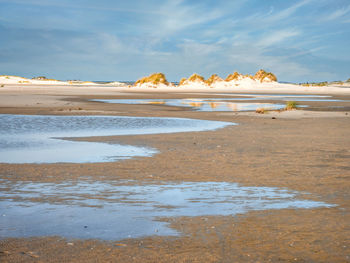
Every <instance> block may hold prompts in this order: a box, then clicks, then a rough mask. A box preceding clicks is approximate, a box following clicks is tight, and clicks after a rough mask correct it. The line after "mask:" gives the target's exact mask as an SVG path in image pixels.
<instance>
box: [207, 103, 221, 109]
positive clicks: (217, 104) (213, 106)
mask: <svg viewBox="0 0 350 263" xmlns="http://www.w3.org/2000/svg"><path fill="white" fill-rule="evenodd" d="M209 105H210V108H212V109H215V108H217V107H218V106H219V103H217V102H209Z"/></svg>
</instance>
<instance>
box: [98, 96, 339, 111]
mask: <svg viewBox="0 0 350 263" xmlns="http://www.w3.org/2000/svg"><path fill="white" fill-rule="evenodd" d="M215 95H229V96H236V98H202V99H199V98H188V99H109V100H100V99H95V100H92V101H98V102H104V103H119V104H153V105H167V106H176V107H191V108H193V109H194V110H196V111H255V110H257V109H258V108H264V109H266V110H279V109H283V108H284V107H285V104H281V103H255V102H241V101H254V100H259V101H261V100H276V101H298V102H303V101H304V102H307V101H310V102H311V101H313V102H338V101H342V100H336V99H332V97H331V96H326V95H299V94H295V95H285V94H243V93H237V94H226V93H220V94H215ZM300 107H306V106H305V105H301V106H300Z"/></svg>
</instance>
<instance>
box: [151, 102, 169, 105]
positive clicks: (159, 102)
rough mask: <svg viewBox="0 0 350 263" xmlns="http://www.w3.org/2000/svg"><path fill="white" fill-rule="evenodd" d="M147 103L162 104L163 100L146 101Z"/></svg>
mask: <svg viewBox="0 0 350 263" xmlns="http://www.w3.org/2000/svg"><path fill="white" fill-rule="evenodd" d="M147 103H148V104H154V105H164V104H165V101H148V102H147Z"/></svg>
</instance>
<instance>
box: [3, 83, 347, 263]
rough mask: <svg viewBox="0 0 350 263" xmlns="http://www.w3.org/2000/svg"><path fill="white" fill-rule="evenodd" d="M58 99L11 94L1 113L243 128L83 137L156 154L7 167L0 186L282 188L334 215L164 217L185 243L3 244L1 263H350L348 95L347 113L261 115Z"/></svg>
mask: <svg viewBox="0 0 350 263" xmlns="http://www.w3.org/2000/svg"><path fill="white" fill-rule="evenodd" d="M63 93H64V92H56V93H55V90H53V91H51V92H50V94H47V95H45V94H44V95H43V94H38V92H31V91H29V90H27V91H26V92H25V93H24V94H21V92H19V91H11V90H8V91H6V92H3V93H1V95H0V96H1V98H0V113H14V114H59V115H94V114H102V115H127V116H164V117H186V118H197V119H206V120H220V121H229V122H236V123H239V125H238V126H229V127H226V128H224V129H220V130H216V131H206V132H192V133H174V134H162V135H157V134H153V135H138V136H109V137H94V138H79V139H78V140H84V141H108V142H115V143H122V144H131V145H140V146H150V147H153V148H156V149H158V150H159V151H160V153H158V154H156V155H154V156H153V157H145V158H135V159H131V160H125V161H119V162H112V163H95V164H40V165H39V164H0V178H1V179H7V180H10V181H13V182H14V183H15V182H18V181H28V182H31V181H35V182H64V181H67V180H69V181H75V180H76V181H84V180H99V181H103V180H117V179H134V180H139V181H147V180H152V181H154V180H156V181H159V182H164V181H171V182H174V181H175V182H176V181H178V182H182V181H189V182H194V181H199V182H200V181H204V182H205V181H217V182H222V181H225V182H236V183H240V184H242V185H245V186H274V187H286V188H288V189H290V190H296V191H301V192H307V193H310V194H304V195H303V198H305V199H311V200H315V201H323V202H326V203H330V204H335V205H337V206H336V207H333V208H318V209H298V210H294V209H285V210H265V211H257V212H249V213H246V214H241V215H238V216H205V217H203V216H201V217H182V218H164V219H163V220H166V221H168V222H169V223H170V224H171V226H172V227H173V228H174V229H176V230H178V231H180V232H182V233H183V235H181V236H176V237H158V236H153V237H146V238H140V239H128V240H118V241H114V242H107V241H99V240H67V239H65V238H62V237H36V238H10V239H5V240H4V239H3V240H0V259H1V262H269V261H271V262H291V261H293V262H349V261H350V239H349V236H350V223H349V222H350V215H349V208H350V202H349V199H350V192H349V189H350V180H349V179H350V165H349V160H350V159H349V158H350V150H349V149H350V139H349V136H348V134H349V128H350V119H349V117H350V116H349V114H350V110H349V107H350V103H349V102H348V100H350V96H349V95H339V94H337V95H336V96H334V98H337V99H342V100H346V101H343V102H310V103H306V104H309V105H310V108H309V109H307V110H303V111H300V110H298V111H292V112H281V113H279V112H269V113H267V114H256V113H246V112H242V113H241V112H194V111H191V110H190V109H188V108H181V107H168V106H164V105H118V104H105V103H98V102H88V101H87V100H88V99H107V98H108V99H111V98H123V99H125V98H188V97H189V96H190V97H213V96H212V95H207V94H202V93H201V94H195V95H194V94H193V93H191V94H183V93H176V94H169V93H145V94H143V93H139V92H137V93H133V92H130V93H116V92H110V93H109V94H106V93H104V94H96V95H90V94H82V95H78V94H73V95H72V94H68V95H65V94H63ZM36 94H38V95H36ZM46 96H49V97H48V98H49V99H48V100H47V97H46ZM10 97H16V98H17V100H16V104H15V103H14V104H12V105H9V103H8V102H9V101H10V100H9V98H10ZM28 97H30V98H31V99H30V100H28ZM215 97H217V96H215ZM48 101H49V102H50V103H48ZM38 103H39V104H38ZM303 104H305V103H304V102H303ZM329 106H333V108H329ZM340 106H342V108H341V107H340ZM39 201H40V200H39Z"/></svg>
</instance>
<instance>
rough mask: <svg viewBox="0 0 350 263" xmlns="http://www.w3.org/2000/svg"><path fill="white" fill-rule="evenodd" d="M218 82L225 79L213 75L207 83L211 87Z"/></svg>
mask: <svg viewBox="0 0 350 263" xmlns="http://www.w3.org/2000/svg"><path fill="white" fill-rule="evenodd" d="M218 81H223V79H222V78H220V77H219V76H218V75H217V74H213V75H211V76H210V78H208V79H207V80H206V81H205V82H206V83H207V84H208V85H209V86H210V85H211V84H213V83H215V82H218Z"/></svg>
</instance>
